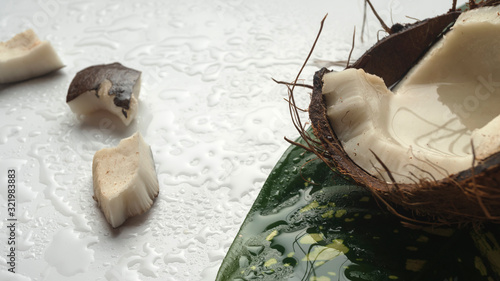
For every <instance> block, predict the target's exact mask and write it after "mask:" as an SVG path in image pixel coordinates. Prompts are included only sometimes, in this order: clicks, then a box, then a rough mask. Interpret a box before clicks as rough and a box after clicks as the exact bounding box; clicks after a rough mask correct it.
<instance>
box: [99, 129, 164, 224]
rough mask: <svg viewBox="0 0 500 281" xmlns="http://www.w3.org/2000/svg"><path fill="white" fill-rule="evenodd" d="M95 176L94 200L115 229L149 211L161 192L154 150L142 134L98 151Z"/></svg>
mask: <svg viewBox="0 0 500 281" xmlns="http://www.w3.org/2000/svg"><path fill="white" fill-rule="evenodd" d="M92 175H93V182H94V199H95V200H96V201H97V202H98V205H99V207H100V208H101V210H102V212H103V213H104V216H105V217H106V220H107V221H108V222H109V224H110V225H111V226H112V227H118V226H120V225H121V224H123V222H125V220H126V219H127V218H129V217H132V216H135V215H139V214H142V213H144V212H146V211H147V210H149V209H150V208H151V206H152V205H153V202H154V199H155V198H156V197H157V196H158V193H159V184H158V177H157V175H156V170H155V164H154V160H153V155H152V153H151V148H150V147H149V145H148V144H147V143H146V142H145V141H144V139H143V138H142V136H141V135H140V134H139V133H136V134H134V135H133V136H131V137H129V138H126V139H123V140H121V141H120V143H119V144H118V146H117V147H113V148H104V149H101V150H99V151H97V152H96V154H95V155H94V159H93V163H92Z"/></svg>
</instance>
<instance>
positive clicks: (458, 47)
mask: <svg viewBox="0 0 500 281" xmlns="http://www.w3.org/2000/svg"><path fill="white" fill-rule="evenodd" d="M401 51H404V50H401ZM323 83H324V84H323V94H324V97H325V100H326V105H327V115H328V118H329V120H330V123H331V125H332V127H333V130H334V132H335V134H336V136H337V138H338V139H339V140H340V141H341V144H342V146H343V148H344V150H345V151H346V153H347V154H348V155H349V157H350V158H351V159H352V160H353V161H354V162H355V163H356V164H357V165H358V166H360V167H361V168H363V169H364V170H365V171H367V172H369V173H370V174H372V175H374V176H376V177H379V178H381V179H384V180H385V181H387V182H391V181H392V180H391V179H390V177H389V176H388V173H387V170H389V171H390V174H392V176H393V177H394V179H395V181H396V182H398V183H412V182H415V181H416V182H418V181H419V180H422V179H427V180H439V179H442V178H445V177H447V176H449V175H451V174H454V173H457V172H460V171H463V170H465V169H468V168H470V167H471V166H472V164H473V163H477V161H480V160H482V159H485V158H486V157H488V156H490V155H492V154H493V153H495V152H498V151H499V150H500V117H499V115H500V8H499V7H486V8H480V9H476V10H472V11H469V12H465V13H463V14H462V15H461V16H460V17H459V18H458V19H457V21H456V23H455V24H454V26H453V27H452V29H451V30H450V31H449V32H448V33H446V35H445V36H444V37H443V38H442V39H441V40H440V41H439V42H438V43H436V44H435V45H434V46H433V47H432V48H431V50H430V51H429V52H427V54H426V55H425V56H424V57H423V58H422V59H421V61H420V62H419V63H418V64H417V65H416V66H415V67H413V69H412V70H411V71H410V72H409V73H408V74H407V75H406V76H405V77H404V78H403V79H402V80H401V81H400V82H399V84H398V85H397V86H396V87H394V88H393V89H392V91H391V90H389V89H388V88H387V87H386V85H385V84H384V82H383V80H382V79H381V78H379V77H377V76H375V75H371V74H367V73H365V72H364V71H363V70H358V69H347V70H344V71H342V72H331V73H328V74H325V75H324V77H323ZM374 154H375V155H377V157H378V158H379V159H380V161H379V160H377V159H376V157H375V156H374ZM473 155H475V156H476V159H475V160H474V161H473ZM380 162H382V163H383V164H384V165H385V166H386V167H383V166H382V165H381V164H380Z"/></svg>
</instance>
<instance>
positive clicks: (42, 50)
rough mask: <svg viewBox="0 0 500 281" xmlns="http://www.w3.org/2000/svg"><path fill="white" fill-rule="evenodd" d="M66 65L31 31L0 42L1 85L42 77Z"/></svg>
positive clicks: (48, 43) (48, 44) (48, 45)
mask: <svg viewBox="0 0 500 281" xmlns="http://www.w3.org/2000/svg"><path fill="white" fill-rule="evenodd" d="M63 66H64V64H63V63H62V62H61V59H59V56H58V55H57V53H56V51H55V50H54V48H53V47H52V45H51V44H50V42H48V41H43V42H42V41H40V40H39V39H38V37H37V35H36V34H35V32H34V31H33V30H31V29H28V30H26V31H24V32H22V33H19V34H17V35H16V36H14V37H13V38H12V39H10V40H9V41H7V42H0V84H2V83H12V82H18V81H23V80H27V79H30V78H33V77H37V76H41V75H44V74H47V73H49V72H52V71H55V70H58V69H60V68H62V67H63Z"/></svg>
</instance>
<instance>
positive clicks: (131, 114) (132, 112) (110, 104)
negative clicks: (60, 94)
mask: <svg viewBox="0 0 500 281" xmlns="http://www.w3.org/2000/svg"><path fill="white" fill-rule="evenodd" d="M140 88H141V72H140V71H137V70H134V69H131V68H128V67H125V66H123V65H122V64H120V63H117V62H116V63H112V64H103V65H95V66H91V67H88V68H85V69H83V70H81V71H80V72H78V73H77V74H76V76H75V78H73V81H71V84H70V86H69V89H68V95H67V96H66V102H67V103H68V105H69V107H70V108H71V110H72V111H73V112H75V113H77V114H83V115H88V114H91V113H93V112H95V111H98V110H107V111H108V112H110V113H112V114H114V115H116V116H118V117H119V118H120V120H122V122H123V123H124V124H125V125H126V126H128V125H129V124H130V122H132V120H133V119H134V118H135V116H136V114H137V107H138V103H139V92H140Z"/></svg>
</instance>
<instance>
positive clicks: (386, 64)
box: [302, 0, 500, 225]
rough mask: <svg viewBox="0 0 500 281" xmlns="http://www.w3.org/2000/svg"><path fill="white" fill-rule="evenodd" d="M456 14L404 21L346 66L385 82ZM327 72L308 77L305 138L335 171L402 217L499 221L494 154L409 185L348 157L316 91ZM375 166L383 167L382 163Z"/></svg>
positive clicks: (499, 176) (498, 167)
mask: <svg viewBox="0 0 500 281" xmlns="http://www.w3.org/2000/svg"><path fill="white" fill-rule="evenodd" d="M499 2H500V1H498V0H497V1H486V2H484V3H481V4H479V5H478V4H475V3H472V2H471V3H470V4H469V7H470V8H476V7H478V6H484V5H497V4H498V3H499ZM460 13H461V12H460V11H455V9H452V10H450V12H448V13H446V14H444V15H441V16H437V17H435V18H431V19H427V20H423V21H420V22H417V23H415V24H411V25H407V26H405V27H404V28H403V30H401V31H399V32H396V33H393V34H390V35H389V36H387V37H385V38H384V39H382V40H380V41H379V42H378V43H377V44H375V45H374V46H373V47H372V48H370V49H369V50H368V51H367V52H366V53H365V54H364V55H363V56H362V57H360V58H359V59H358V60H357V61H356V62H355V63H354V64H353V65H352V66H350V67H352V68H358V69H363V70H364V71H365V72H367V73H370V74H375V75H377V76H379V77H381V78H383V79H384V81H385V83H386V85H387V86H391V85H393V84H394V83H397V81H399V80H400V79H401V78H402V77H403V76H404V75H405V74H406V73H407V72H408V70H409V69H410V68H411V67H412V66H414V65H415V64H416V63H417V62H418V60H419V58H421V57H422V56H423V54H425V52H426V51H427V50H428V49H429V47H430V46H431V45H432V44H434V43H435V42H436V41H437V40H438V39H439V38H440V37H441V36H442V34H443V31H444V30H446V28H447V27H449V26H451V25H452V24H453V23H454V21H455V20H456V19H457V17H458V16H459V15H460ZM327 72H330V71H329V70H327V69H325V68H323V69H321V70H320V71H318V72H317V73H316V74H315V76H314V86H313V93H312V96H311V103H310V106H309V118H310V120H311V125H312V128H313V133H314V135H315V137H316V138H317V139H318V140H319V142H316V143H315V142H313V141H310V142H308V143H314V145H312V146H313V147H308V148H309V149H311V150H313V151H314V152H315V153H316V154H317V155H318V156H319V157H320V158H321V159H323V160H324V161H325V162H326V163H327V164H328V165H330V166H331V167H332V168H334V169H335V170H336V171H338V172H340V173H342V174H344V175H348V176H349V177H351V178H352V179H353V180H354V181H355V182H356V183H357V184H359V185H362V186H365V187H366V188H368V189H369V190H370V191H371V192H372V193H373V194H374V196H375V197H376V198H378V199H379V201H381V202H383V203H384V204H385V206H387V208H388V209H389V210H390V211H391V212H393V213H395V214H397V215H398V216H400V217H401V218H403V219H404V221H407V222H419V223H428V224H435V225H443V224H458V225H465V224H474V225H480V224H483V223H485V222H493V223H500V153H496V154H493V155H492V156H490V157H488V158H487V159H486V160H484V161H482V162H477V163H471V168H469V169H467V170H464V171H461V172H459V173H456V174H452V175H450V176H449V177H447V178H444V179H441V180H437V181H436V180H431V179H422V180H420V182H416V183H412V184H398V183H395V182H394V181H393V182H392V183H387V182H385V181H383V180H380V179H379V178H376V177H375V176H373V175H371V174H369V173H368V172H366V171H365V170H363V169H362V168H360V167H359V166H358V165H357V164H356V163H355V162H354V161H353V160H351V159H350V158H349V156H348V155H347V153H346V152H345V151H344V149H343V147H342V144H341V142H340V141H339V140H338V138H337V136H336V135H335V132H334V131H333V129H332V126H331V124H330V122H329V120H328V117H327V114H326V112H327V109H326V105H325V99H324V98H323V94H322V88H323V81H322V77H323V75H324V74H325V73H327ZM304 133H305V131H302V137H308V136H307V135H304ZM309 140H311V138H309ZM377 161H378V162H379V163H380V161H379V159H378V157H377V156H376V155H374V162H377ZM380 164H381V165H382V166H383V167H384V165H383V163H380ZM387 172H388V173H389V174H390V171H387Z"/></svg>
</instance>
